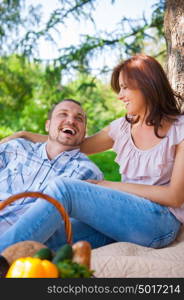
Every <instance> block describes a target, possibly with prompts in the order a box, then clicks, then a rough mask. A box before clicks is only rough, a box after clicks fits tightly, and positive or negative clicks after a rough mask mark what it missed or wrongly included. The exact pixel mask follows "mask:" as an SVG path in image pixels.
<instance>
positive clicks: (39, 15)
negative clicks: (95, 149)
mask: <svg viewBox="0 0 184 300" xmlns="http://www.w3.org/2000/svg"><path fill="white" fill-rule="evenodd" d="M164 9H165V1H164V0H139V1H137V0H53V1H47V0H43V1H41V0H40V1H38V0H27V1H26V0H1V1H0V40H1V48H0V139H1V138H3V137H5V136H8V135H10V134H12V133H13V132H15V131H19V130H27V131H32V132H39V133H43V134H44V133H45V131H44V129H45V127H44V124H45V121H46V119H47V112H48V110H49V108H50V107H51V105H52V104H53V103H57V102H58V101H60V100H62V99H64V98H73V99H76V100H78V101H80V102H81V103H82V105H83V108H84V110H85V111H86V113H87V116H88V129H87V134H88V135H91V134H94V133H95V132H97V131H98V130H100V129H102V128H103V127H104V126H106V125H108V124H109V123H110V122H111V121H112V120H114V119H116V118H119V117H121V116H124V115H125V113H126V111H125V109H124V107H123V106H122V103H120V102H118V100H117V96H116V95H115V94H114V92H113V91H112V90H111V88H110V85H109V82H110V74H111V71H112V68H113V66H115V65H116V64H117V63H118V62H119V61H121V60H123V59H126V58H128V57H129V56H131V55H133V54H136V53H140V52H144V53H146V54H148V55H152V56H154V57H156V59H158V60H159V61H160V63H161V64H162V65H163V67H164V64H165V60H166V42H165V38H164V33H163V18H164ZM115 156H116V155H115V153H114V152H113V151H112V150H111V151H106V152H104V153H100V154H95V155H91V156H90V158H91V159H92V160H93V161H94V162H95V163H96V164H97V165H98V166H99V167H100V169H101V170H102V171H103V172H104V175H105V179H108V180H120V175H119V172H118V165H117V164H116V163H115V162H114V158H115Z"/></svg>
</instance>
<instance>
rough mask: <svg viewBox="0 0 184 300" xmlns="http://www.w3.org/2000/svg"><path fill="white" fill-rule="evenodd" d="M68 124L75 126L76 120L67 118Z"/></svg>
mask: <svg viewBox="0 0 184 300" xmlns="http://www.w3.org/2000/svg"><path fill="white" fill-rule="evenodd" d="M66 122H67V123H68V124H74V123H75V118H74V117H72V116H70V117H67V120H66Z"/></svg>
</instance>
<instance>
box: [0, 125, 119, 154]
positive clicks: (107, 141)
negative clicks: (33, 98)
mask: <svg viewBox="0 0 184 300" xmlns="http://www.w3.org/2000/svg"><path fill="white" fill-rule="evenodd" d="M108 132H109V127H105V128H104V129H102V130H101V131H99V132H97V133H96V134H94V135H92V136H89V137H86V138H85V139H84V141H83V142H82V144H81V145H80V150H81V152H84V153H85V154H87V155H90V154H94V153H98V152H103V151H105V150H108V149H111V148H112V145H113V143H114V142H113V140H112V139H111V137H110V136H109V134H108ZM16 138H25V139H27V140H30V141H32V142H34V143H36V142H40V143H42V142H46V141H47V138H48V136H47V135H43V134H38V133H33V132H29V131H18V132H15V133H14V134H12V135H10V136H8V137H6V138H4V139H2V140H1V141H0V143H5V142H8V141H10V140H12V139H16Z"/></svg>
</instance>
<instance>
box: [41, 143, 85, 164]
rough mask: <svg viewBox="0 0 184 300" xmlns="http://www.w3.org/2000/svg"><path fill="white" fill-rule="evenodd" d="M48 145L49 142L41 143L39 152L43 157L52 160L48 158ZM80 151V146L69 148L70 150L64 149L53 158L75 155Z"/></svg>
mask: <svg viewBox="0 0 184 300" xmlns="http://www.w3.org/2000/svg"><path fill="white" fill-rule="evenodd" d="M46 145H47V142H45V143H42V144H41V146H40V148H39V151H38V154H39V155H40V156H41V158H42V159H46V160H49V161H50V159H49V158H48V155H47V151H46ZM79 152H80V149H79V148H77V149H73V150H68V151H63V152H61V153H60V154H58V155H57V156H56V157H55V158H54V159H53V160H55V159H56V158H59V156H69V157H73V156H75V155H77V154H78V153H79Z"/></svg>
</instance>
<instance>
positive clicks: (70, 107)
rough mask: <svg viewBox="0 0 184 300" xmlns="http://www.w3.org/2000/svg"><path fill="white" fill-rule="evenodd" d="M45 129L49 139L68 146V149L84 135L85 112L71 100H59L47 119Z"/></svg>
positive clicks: (80, 140)
mask: <svg viewBox="0 0 184 300" xmlns="http://www.w3.org/2000/svg"><path fill="white" fill-rule="evenodd" d="M46 130H47V131H48V132H49V140H50V141H53V142H58V143H59V144H62V145H64V146H69V149H72V148H73V147H74V148H75V147H77V146H78V145H79V144H81V142H82V141H83V139H84V136H85V132H86V118H85V113H84V111H83V110H82V108H81V107H80V106H79V105H77V104H75V103H73V102H69V101H64V102H61V103H59V104H58V105H56V107H55V108H54V110H53V112H52V116H51V119H50V120H47V122H46ZM70 147H71V148H70Z"/></svg>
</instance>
